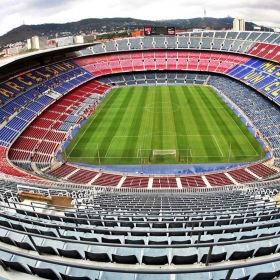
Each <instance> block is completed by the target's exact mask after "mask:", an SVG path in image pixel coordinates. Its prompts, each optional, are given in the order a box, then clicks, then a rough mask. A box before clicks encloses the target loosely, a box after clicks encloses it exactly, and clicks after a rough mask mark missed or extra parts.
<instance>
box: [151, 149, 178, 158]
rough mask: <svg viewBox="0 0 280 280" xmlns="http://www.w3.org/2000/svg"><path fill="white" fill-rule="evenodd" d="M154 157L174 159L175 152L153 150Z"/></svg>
mask: <svg viewBox="0 0 280 280" xmlns="http://www.w3.org/2000/svg"><path fill="white" fill-rule="evenodd" d="M156 156H160V157H162V156H164V157H165V156H170V157H176V150H153V157H156Z"/></svg>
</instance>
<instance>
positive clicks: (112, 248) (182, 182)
mask: <svg viewBox="0 0 280 280" xmlns="http://www.w3.org/2000/svg"><path fill="white" fill-rule="evenodd" d="M278 44H279V34H272V33H267V32H232V31H203V32H195V33H187V34H185V36H184V37H183V36H182V37H181V36H180V37H155V38H153V37H149V38H148V37H145V38H126V39H123V40H112V41H110V42H107V43H101V44H96V45H93V46H91V47H87V48H84V49H81V50H79V51H77V52H76V53H75V56H74V57H78V58H74V59H70V60H69V59H68V60H65V61H62V62H55V63H54V64H50V65H45V66H42V67H37V68H34V69H32V70H31V69H30V70H29V71H27V72H25V73H24V74H19V75H17V76H14V77H13V78H12V79H7V80H4V81H3V82H2V83H1V85H0V96H1V105H0V117H1V127H0V145H1V146H0V155H1V157H0V165H1V166H0V170H1V174H2V176H1V179H0V189H1V195H0V201H1V211H0V251H1V257H0V266H1V270H0V275H1V277H3V278H4V279H5V278H6V279H12V278H11V277H15V275H16V277H22V278H24V279H35V278H47V279H87V280H88V279H133V280H136V279H137V280H138V279H168V280H169V279H170V280H174V279H176V280H177V279H207V280H208V279H209V280H210V279H211V280H215V279H255V280H256V279H276V278H277V277H279V275H280V265H279V261H280V257H279V218H280V214H279V205H278V201H277V196H275V195H277V194H278V193H279V183H278V181H277V180H271V181H264V179H267V178H268V179H271V178H272V179H273V178H274V176H275V178H277V177H276V176H277V174H278V171H277V170H278V169H277V167H279V166H280V146H279V145H280V141H279V129H280V127H279V120H280V117H279V106H278V105H279V97H278V91H279V85H280V84H279V80H278V76H279V73H278V66H279V64H278V62H279V54H278V51H279V46H278ZM157 48H161V49H160V50H159V49H157ZM156 83H159V84H204V85H208V86H212V87H213V88H215V90H217V93H218V94H222V95H223V96H224V97H226V98H228V100H230V101H231V102H233V104H235V105H236V106H238V107H239V108H240V110H241V111H242V112H243V113H244V115H245V116H246V118H247V119H248V121H250V123H251V124H252V125H253V126H254V127H255V128H256V129H257V131H258V133H259V134H260V135H261V137H262V138H263V139H264V141H265V143H267V146H268V147H269V148H270V150H271V153H272V159H271V162H268V163H267V162H257V163H256V162H255V163H251V164H248V165H245V166H243V167H240V168H235V169H230V170H227V169H226V170H222V171H221V170H220V171H217V172H212V173H210V174H190V175H188V174H181V175H176V176H174V175H173V176H166V175H165V176H160V175H154V176H147V175H144V174H141V175H140V174H139V175H135V174H117V173H114V174H113V173H107V172H104V171H102V170H92V169H91V168H87V167H82V166H77V165H74V164H72V163H69V162H67V161H66V162H59V161H58V160H57V158H56V157H57V155H58V154H60V153H61V152H63V149H64V147H65V145H66V144H67V143H66V142H67V141H70V138H71V137H72V134H71V133H72V131H73V130H74V129H78V128H79V126H80V125H81V124H82V123H83V122H84V120H85V119H86V118H87V116H89V115H90V114H91V113H92V112H93V111H94V110H95V109H96V106H98V104H99V103H101V102H102V99H103V97H104V96H105V95H106V93H107V92H108V91H109V90H110V89H111V87H115V86H127V85H149V84H156ZM256 137H258V136H257V135H256ZM66 159H67V158H66ZM271 163H273V164H274V165H273V166H272V165H271ZM24 170H25V172H24ZM28 172H29V173H28ZM37 176H40V178H39V177H37ZM249 182H251V183H249ZM24 193H29V195H31V197H32V196H33V197H35V196H37V198H40V200H39V201H40V202H38V201H37V202H34V201H33V202H32V203H30V202H28V201H24V202H23V198H22V197H20V195H23V194H24ZM56 197H60V198H63V199H64V198H65V197H67V198H69V200H70V201H71V203H70V205H68V206H67V207H65V208H63V207H62V206H60V207H55V206H52V205H51V204H50V200H51V199H52V198H56ZM46 202H47V203H46ZM29 277H30V278H29Z"/></svg>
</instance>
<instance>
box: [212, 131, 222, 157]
mask: <svg viewBox="0 0 280 280" xmlns="http://www.w3.org/2000/svg"><path fill="white" fill-rule="evenodd" d="M212 137H214V140H215V142H216V144H217V146H218V149H219V150H220V153H221V155H222V157H223V156H224V154H223V152H222V150H221V148H220V145H219V144H218V142H217V139H216V137H215V135H214V134H213V135H212Z"/></svg>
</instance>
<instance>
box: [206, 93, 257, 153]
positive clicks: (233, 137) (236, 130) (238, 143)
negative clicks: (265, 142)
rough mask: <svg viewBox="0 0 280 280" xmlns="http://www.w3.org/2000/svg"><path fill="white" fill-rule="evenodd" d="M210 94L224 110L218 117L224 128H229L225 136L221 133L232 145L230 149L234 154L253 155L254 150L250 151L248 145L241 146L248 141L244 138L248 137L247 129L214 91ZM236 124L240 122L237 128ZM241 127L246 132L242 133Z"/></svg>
mask: <svg viewBox="0 0 280 280" xmlns="http://www.w3.org/2000/svg"><path fill="white" fill-rule="evenodd" d="M211 92H212V94H213V96H214V97H215V98H216V100H218V101H219V102H220V104H221V105H222V106H223V108H224V110H223V111H224V112H223V111H222V112H220V114H219V115H220V118H221V120H222V121H223V123H224V127H225V128H230V129H228V131H229V132H228V133H227V134H225V133H223V135H225V136H226V139H227V141H229V143H230V142H231V143H232V145H231V149H232V150H233V152H234V154H236V155H248V154H252V153H254V149H250V147H249V146H248V145H243V143H244V141H245V142H247V141H248V139H247V136H246V135H248V131H247V128H246V127H245V125H244V124H243V123H241V122H240V121H239V119H238V117H237V116H236V114H234V112H233V111H232V110H231V109H230V108H229V107H228V106H227V105H226V104H225V103H224V101H223V100H222V99H221V98H220V97H218V96H217V94H216V93H215V92H214V91H211ZM213 113H215V112H213ZM228 116H230V117H231V120H232V122H229V121H228ZM237 122H240V125H239V126H237V125H236V124H237ZM242 127H244V128H245V130H246V132H245V133H244V132H243V131H242ZM229 133H230V134H229ZM228 135H229V136H228ZM245 147H246V148H245Z"/></svg>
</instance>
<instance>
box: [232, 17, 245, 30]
mask: <svg viewBox="0 0 280 280" xmlns="http://www.w3.org/2000/svg"><path fill="white" fill-rule="evenodd" d="M233 31H245V20H244V19H243V18H235V19H234V20H233Z"/></svg>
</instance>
